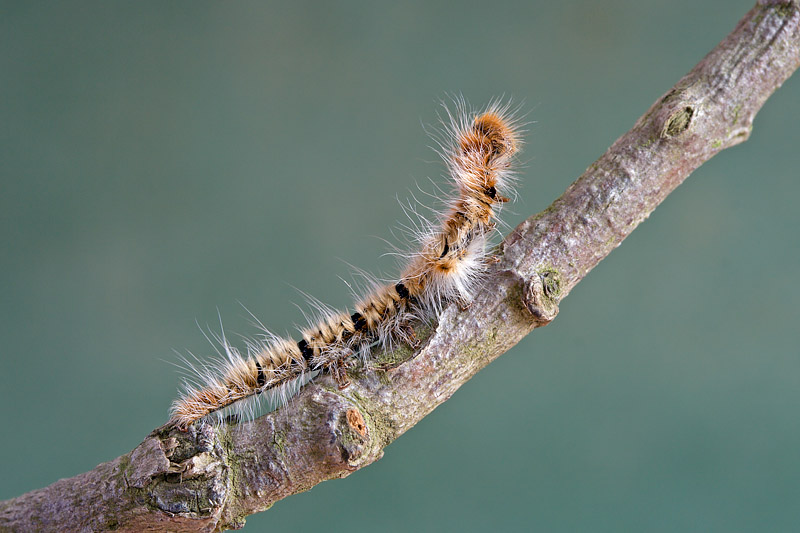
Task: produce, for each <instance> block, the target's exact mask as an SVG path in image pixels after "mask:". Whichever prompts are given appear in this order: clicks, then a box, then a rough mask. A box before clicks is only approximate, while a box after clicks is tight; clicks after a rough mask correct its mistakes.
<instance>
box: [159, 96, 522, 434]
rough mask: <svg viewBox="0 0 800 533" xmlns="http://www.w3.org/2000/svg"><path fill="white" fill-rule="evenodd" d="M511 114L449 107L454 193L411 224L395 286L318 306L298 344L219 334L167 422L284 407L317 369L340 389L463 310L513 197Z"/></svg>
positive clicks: (506, 109)
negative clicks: (433, 213) (240, 341)
mask: <svg viewBox="0 0 800 533" xmlns="http://www.w3.org/2000/svg"><path fill="white" fill-rule="evenodd" d="M445 109H446V110H447V108H445ZM514 115H515V113H514V112H513V110H511V108H510V106H509V105H508V104H501V103H500V102H498V101H495V102H493V103H491V104H489V105H488V106H487V107H486V108H485V109H483V110H482V111H480V112H470V111H469V110H468V108H467V106H466V104H464V102H463V101H458V102H456V110H455V111H453V112H451V111H450V110H447V112H446V117H445V118H444V119H443V120H442V123H443V125H444V131H443V132H442V134H441V136H440V138H438V142H439V145H440V150H439V151H440V154H441V156H442V158H443V159H444V161H445V163H446V166H447V170H448V174H449V175H450V178H451V179H452V181H453V184H454V186H455V187H454V194H453V197H452V198H450V199H449V200H448V201H447V208H446V210H445V212H444V213H443V214H442V215H441V216H440V217H439V220H438V221H437V223H436V224H427V225H426V227H423V228H417V230H416V233H417V234H416V235H415V237H416V238H415V240H416V241H417V242H416V243H417V246H418V249H417V250H416V251H414V252H412V253H411V254H410V259H409V260H408V262H407V264H406V266H405V268H404V269H403V270H402V273H401V274H400V276H399V278H398V279H397V281H396V282H394V283H388V284H384V285H380V284H377V283H376V284H375V286H374V287H373V289H372V290H371V291H370V292H369V293H368V294H367V295H365V296H364V297H362V298H361V299H360V300H359V301H358V302H357V303H356V304H355V306H354V309H353V310H352V312H351V311H344V312H337V311H332V310H324V312H323V316H322V317H321V318H320V319H319V320H318V321H317V322H316V323H313V324H311V325H309V326H308V327H306V328H305V329H303V330H302V331H301V332H300V333H301V335H300V339H299V340H294V339H290V338H281V337H277V336H274V335H272V334H269V333H267V335H266V336H265V340H263V341H261V340H259V341H251V342H248V343H247V350H246V352H245V353H244V354H243V353H242V352H240V351H239V350H237V349H236V348H234V347H232V346H231V345H230V344H229V343H228V342H227V340H226V339H225V337H224V335H222V336H220V338H219V339H218V340H219V341H220V344H221V345H222V347H223V349H224V352H225V357H224V359H222V360H221V361H220V362H218V363H217V364H214V365H207V364H202V363H201V364H200V367H199V368H198V367H197V366H194V365H193V370H194V371H195V372H196V373H197V374H198V378H199V379H198V381H199V382H200V383H199V384H198V385H196V386H195V385H190V384H187V385H186V387H185V390H184V392H183V394H182V395H181V396H180V397H179V398H178V399H177V400H176V401H175V402H174V403H173V405H172V410H171V419H170V422H171V423H172V424H174V425H176V426H177V427H179V428H182V429H185V428H187V427H188V426H189V425H190V424H192V423H194V422H196V421H197V420H200V419H202V418H205V417H207V416H209V415H212V414H219V413H224V412H228V411H229V408H233V409H236V408H237V406H239V412H246V411H247V407H243V406H241V405H240V404H247V400H248V399H255V400H258V399H259V397H262V396H268V397H269V396H270V394H272V395H273V396H274V395H276V394H277V395H278V396H280V397H282V398H283V400H284V401H285V399H286V397H287V396H288V394H289V389H294V390H296V389H299V387H300V386H302V385H303V384H304V383H305V382H306V381H307V380H308V379H309V378H310V377H313V376H316V375H317V374H320V373H328V374H331V375H332V376H333V378H334V379H335V380H336V382H337V383H338V384H339V387H340V388H344V387H346V386H347V385H348V384H349V381H348V378H347V372H346V366H347V364H348V362H349V361H350V360H352V358H353V357H359V356H360V357H362V358H364V359H367V358H368V357H369V354H370V353H373V351H374V350H376V349H384V348H391V347H392V346H395V345H397V344H398V343H408V344H414V343H415V336H414V330H413V328H412V324H414V322H415V321H430V320H432V319H435V318H436V317H437V316H438V314H439V313H440V312H441V310H442V308H443V306H444V305H445V304H446V303H448V302H451V301H459V302H461V303H462V304H467V303H468V302H469V301H470V300H471V296H472V294H473V292H474V290H475V288H476V285H477V284H478V283H479V282H480V279H481V275H482V273H483V272H485V270H486V265H487V263H488V261H489V258H488V257H487V252H486V242H487V238H488V236H489V235H490V233H491V232H492V231H493V229H494V227H495V218H496V215H497V211H498V208H499V206H500V205H502V204H503V203H505V202H507V201H509V198H507V197H506V196H503V194H509V195H510V190H511V185H512V184H513V180H514V173H513V168H512V167H513V162H514V156H515V155H516V153H517V152H518V150H519V148H520V144H521V140H520V132H519V129H520V123H519V121H518V119H516V118H515V116H514ZM294 390H292V391H290V392H294ZM262 393H267V394H262Z"/></svg>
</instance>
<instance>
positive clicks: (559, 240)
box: [0, 0, 800, 531]
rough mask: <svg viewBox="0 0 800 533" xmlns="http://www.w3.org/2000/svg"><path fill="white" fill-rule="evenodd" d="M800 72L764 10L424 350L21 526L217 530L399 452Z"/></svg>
mask: <svg viewBox="0 0 800 533" xmlns="http://www.w3.org/2000/svg"><path fill="white" fill-rule="evenodd" d="M798 66H800V0H792V1H785V0H784V1H779V0H760V1H759V2H758V4H757V5H756V6H755V7H754V8H753V9H752V10H751V11H750V12H749V13H748V14H747V15H746V16H745V17H744V18H743V19H742V20H741V21H740V22H739V24H738V25H737V27H736V29H735V30H734V31H733V32H732V33H731V34H730V35H729V36H728V37H726V38H725V40H723V41H722V42H721V43H720V44H719V45H718V46H717V47H716V48H715V49H714V50H712V51H711V53H709V54H708V55H707V56H706V57H705V58H704V59H703V60H702V61H700V63H699V64H698V65H697V66H696V67H695V68H694V69H692V71H691V72H689V74H687V75H686V76H684V77H683V78H682V79H681V80H680V81H678V83H677V84H676V85H675V86H674V87H673V88H672V89H670V90H669V91H667V93H666V94H665V95H664V96H663V97H661V98H659V99H658V100H657V101H656V102H655V103H654V104H653V105H652V107H651V108H650V109H649V110H648V111H647V112H646V113H645V114H644V115H643V116H642V117H641V118H640V119H639V120H638V121H637V122H636V124H635V125H634V127H633V128H632V129H631V130H630V131H629V132H628V133H626V134H625V135H623V136H622V137H620V138H619V139H618V140H617V141H616V142H615V143H614V144H613V145H612V146H611V148H609V149H608V151H607V152H606V153H605V154H604V155H603V156H602V157H601V158H600V159H598V160H597V161H596V162H595V163H593V164H592V165H591V166H590V167H589V168H588V169H587V171H586V172H585V173H584V174H583V175H582V176H581V177H580V178H578V180H577V181H576V182H575V183H573V184H572V185H571V186H570V187H569V188H568V189H567V191H566V192H565V193H564V194H563V195H562V196H561V197H560V198H559V199H557V200H556V201H555V202H554V203H553V204H552V205H551V206H550V207H549V208H547V209H546V210H545V211H544V212H542V213H539V214H538V215H534V216H532V217H531V218H529V219H528V220H526V221H524V222H523V223H522V224H520V225H519V226H518V227H517V228H516V229H515V230H514V231H513V232H512V233H511V234H509V235H508V236H507V237H506V238H505V240H504V242H503V243H502V245H501V247H500V255H499V257H500V262H499V263H498V264H497V265H495V266H493V268H492V269H491V272H490V274H489V277H488V280H487V283H486V285H485V287H484V289H483V290H482V291H481V292H480V293H479V294H478V295H477V296H476V298H475V300H474V302H473V304H472V305H471V307H470V308H469V309H466V310H461V309H459V308H458V306H456V305H451V306H450V307H448V308H447V309H446V310H445V311H444V313H443V314H442V316H441V317H440V320H439V324H438V326H437V327H436V329H435V330H434V331H422V332H420V337H421V338H422V339H423V343H422V346H421V348H420V349H418V350H417V351H416V352H411V351H410V350H409V348H407V347H401V348H399V349H397V350H396V351H394V352H391V353H384V354H378V355H377V356H376V359H375V361H374V362H372V363H371V364H370V367H369V368H357V369H355V370H354V371H353V372H352V373H351V378H352V385H351V386H350V387H349V388H348V389H346V390H343V391H339V390H338V389H337V387H336V385H335V384H334V383H333V382H332V381H331V380H330V378H328V377H323V378H319V379H317V380H316V381H314V382H313V383H312V384H310V385H308V386H306V387H305V388H304V390H303V391H302V393H301V394H300V395H299V396H298V397H297V398H295V399H294V400H293V401H292V402H291V403H290V404H289V405H287V406H285V407H284V408H281V409H279V410H278V411H276V412H273V413H270V414H268V415H265V416H263V417H261V418H259V419H257V420H255V421H253V422H250V423H243V424H238V425H233V426H225V427H213V426H211V425H208V424H196V425H195V426H194V427H192V428H190V430H189V431H188V432H187V433H181V432H179V431H177V430H175V429H171V428H168V427H162V428H159V429H157V430H155V431H153V433H151V434H150V435H149V436H148V437H147V438H146V439H145V441H144V442H143V443H142V444H140V445H139V446H137V447H136V448H135V449H134V450H133V451H132V452H130V453H128V454H126V455H123V456H121V457H119V458H117V459H115V460H113V461H110V462H108V463H104V464H101V465H99V466H98V467H97V468H95V469H94V470H92V471H90V472H86V473H84V474H81V475H78V476H75V477H73V478H70V479H62V480H60V481H57V482H56V483H54V484H52V485H50V486H49V487H46V488H43V489H40V490H35V491H32V492H29V493H27V494H24V495H22V496H19V497H18V498H15V499H12V500H7V501H5V502H2V503H0V529H2V530H10V531H32V530H68V531H103V530H112V529H114V530H117V531H147V530H162V529H169V530H170V531H214V530H223V529H230V528H236V527H240V526H242V525H243V524H244V518H245V517H246V516H247V515H249V514H252V513H256V512H259V511H263V510H265V509H267V508H269V507H270V506H271V505H272V504H273V503H274V502H276V501H277V500H280V499H282V498H284V497H286V496H289V495H291V494H295V493H298V492H301V491H305V490H308V489H309V488H311V487H313V486H314V485H316V484H318V483H320V482H321V481H324V480H327V479H332V478H337V477H345V476H347V475H349V474H350V473H352V472H354V471H356V470H358V469H359V468H362V467H364V466H366V465H369V464H370V463H372V462H374V461H376V460H377V459H379V458H380V457H381V456H382V454H383V448H384V447H385V446H386V445H388V444H389V443H390V442H392V441H393V440H395V439H396V438H397V437H398V436H400V435H402V434H403V433H404V432H405V431H406V430H408V429H410V428H411V427H412V426H414V425H415V424H416V423H417V422H418V421H419V420H420V419H422V418H423V417H424V416H425V415H427V414H428V413H430V412H431V411H432V410H433V409H435V408H436V406H438V405H439V404H441V403H442V402H444V401H445V400H447V399H448V398H449V397H450V396H451V395H452V394H453V393H454V392H455V391H456V389H458V388H459V387H460V386H461V385H462V384H463V383H464V382H466V381H467V380H468V379H469V378H470V377H472V376H473V375H474V374H475V373H477V372H478V371H479V370H480V369H482V368H483V367H484V366H486V365H487V364H489V363H490V362H491V361H492V360H494V359H495V358H497V357H499V356H500V355H501V354H502V353H504V352H505V351H506V350H508V349H509V348H511V347H512V346H514V345H515V344H516V343H517V342H518V341H519V340H520V339H522V338H523V337H524V336H525V335H527V334H528V333H530V331H531V330H533V329H534V328H537V327H541V326H544V325H546V324H548V323H549V322H550V321H551V320H553V318H555V316H556V314H557V313H558V304H559V303H560V302H561V301H562V300H563V299H564V297H566V296H567V294H569V292H570V291H571V290H572V289H573V287H575V285H576V284H577V283H578V282H579V281H580V280H581V279H583V277H584V276H585V275H586V274H587V273H588V272H589V271H590V270H591V269H592V268H593V267H594V266H595V265H596V264H597V263H598V262H599V261H600V260H602V259H603V258H604V257H605V256H606V255H608V254H609V253H610V252H611V250H613V249H614V248H615V247H617V246H618V245H619V244H620V243H621V242H622V240H623V239H625V237H627V236H628V235H629V234H630V233H631V232H632V231H633V230H634V229H635V228H636V226H637V225H638V224H639V223H640V222H641V221H643V220H644V219H645V218H647V217H648V216H649V215H650V213H651V212H652V211H653V210H654V209H655V207H656V206H657V205H658V204H659V203H661V202H662V201H663V200H664V199H665V198H666V196H667V195H668V194H669V193H670V192H671V191H672V190H673V189H675V187H677V186H678V185H679V184H680V183H681V182H682V181H683V180H684V179H686V177H687V176H688V175H689V174H690V173H691V172H692V171H693V170H694V169H696V168H697V167H698V166H700V165H701V164H703V163H704V162H705V161H707V160H708V159H710V158H711V157H712V156H714V155H715V154H717V153H718V152H719V151H721V150H723V149H725V148H728V147H730V146H733V145H736V144H738V143H740V142H743V141H745V140H746V139H747V138H748V136H749V134H750V131H751V128H752V123H753V119H754V117H755V115H756V113H757V112H758V110H759V109H760V108H761V106H762V105H763V104H764V102H765V101H766V100H767V98H768V97H769V96H770V95H771V94H772V93H773V92H774V91H775V89H777V88H778V87H780V85H781V84H782V83H783V82H784V81H785V80H786V79H787V78H788V77H789V76H790V75H791V74H792V72H793V71H794V70H795V69H797V68H798Z"/></svg>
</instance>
